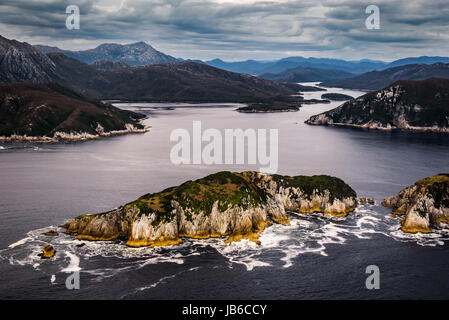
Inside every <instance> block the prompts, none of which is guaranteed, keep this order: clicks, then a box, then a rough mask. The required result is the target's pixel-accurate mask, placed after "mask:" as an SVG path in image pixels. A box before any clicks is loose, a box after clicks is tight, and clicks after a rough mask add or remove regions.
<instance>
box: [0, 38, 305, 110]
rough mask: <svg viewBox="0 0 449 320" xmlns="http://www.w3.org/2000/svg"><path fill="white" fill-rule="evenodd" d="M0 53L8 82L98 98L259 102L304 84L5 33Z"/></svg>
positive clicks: (0, 66) (0, 67) (4, 79)
mask: <svg viewBox="0 0 449 320" xmlns="http://www.w3.org/2000/svg"><path fill="white" fill-rule="evenodd" d="M0 54H1V56H0V75H1V78H0V82H2V83H11V82H34V83H43V82H55V83H58V84H60V85H62V86H66V87H68V88H71V89H73V90H75V91H77V92H79V93H81V94H83V95H86V96H90V97H93V98H96V99H122V100H133V101H138V100H139V101H142V100H145V101H221V102H223V101H229V102H234V101H239V102H253V101H266V100H267V99H271V98H272V97H274V96H278V95H291V94H296V93H298V91H299V90H300V89H301V88H302V87H301V86H299V85H296V84H282V83H279V82H275V81H271V80H264V79H260V78H257V77H253V76H250V75H246V74H238V73H233V72H229V71H225V70H221V69H217V68H214V67H211V66H208V65H205V64H202V63H196V62H176V63H165V64H149V65H146V66H135V67H130V66H127V65H126V64H125V62H123V61H118V62H113V63H108V62H105V61H98V60H96V62H94V63H93V64H87V63H84V62H82V61H79V60H77V59H75V58H71V57H68V56H67V55H65V54H64V53H61V52H52V53H48V54H44V53H42V52H41V51H39V50H37V49H36V48H35V47H33V46H31V45H30V44H27V43H21V42H18V41H15V40H8V39H5V38H0ZM304 89H310V88H306V87H304Z"/></svg>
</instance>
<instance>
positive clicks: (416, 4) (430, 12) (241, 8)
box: [0, 0, 449, 61]
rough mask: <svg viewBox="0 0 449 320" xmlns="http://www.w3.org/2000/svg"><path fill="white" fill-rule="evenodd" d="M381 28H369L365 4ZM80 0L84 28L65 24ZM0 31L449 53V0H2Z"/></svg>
mask: <svg viewBox="0 0 449 320" xmlns="http://www.w3.org/2000/svg"><path fill="white" fill-rule="evenodd" d="M370 4H373V5H377V6H378V7H379V9H380V29H379V30H368V29H367V28H366V27H365V20H366V18H367V17H368V14H366V13H365V9H366V7H367V6H368V5H370ZM68 5H77V6H78V7H79V8H80V13H81V17H80V18H81V26H80V27H81V28H80V29H79V30H67V29H66V27H65V20H66V17H67V14H66V13H65V9H66V7H67V6H68ZM0 34H1V35H2V36H4V37H6V38H10V39H11V38H14V39H17V40H20V41H27V42H29V43H31V44H47V45H55V46H58V47H60V48H63V49H71V50H74V49H75V50H76V49H88V48H92V47H95V46H96V45H98V44H101V43H104V42H117V43H123V44H124V43H131V42H136V41H145V42H147V43H149V44H151V45H153V47H155V48H156V49H158V50H160V51H162V52H164V53H167V54H170V55H173V56H175V57H182V58H190V59H203V60H207V59H213V58H221V59H224V60H232V61H235V60H246V59H259V60H270V59H277V58H282V57H287V56H305V57H310V56H314V57H333V58H343V59H348V60H352V59H363V58H369V59H378V60H386V61H388V60H394V59H397V58H402V57H406V56H419V55H442V56H449V41H448V40H449V1H448V0H435V1H434V0H419V1H415V0H408V1H402V0H401V1H391V0H390V1H374V0H372V1H354V0H348V1H346V0H341V1H336V0H334V1H318V0H271V1H258V0H239V1H237V0H68V1H66V0H0Z"/></svg>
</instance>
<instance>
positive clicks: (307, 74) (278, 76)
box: [259, 67, 355, 82]
mask: <svg viewBox="0 0 449 320" xmlns="http://www.w3.org/2000/svg"><path fill="white" fill-rule="evenodd" d="M353 76H355V74H354V73H349V72H346V71H342V70H336V69H318V68H305V67H296V68H293V69H288V70H285V71H283V72H280V73H275V74H273V73H264V74H261V75H260V76H259V78H263V79H270V80H276V81H282V82H311V81H329V80H340V79H346V78H350V77H353Z"/></svg>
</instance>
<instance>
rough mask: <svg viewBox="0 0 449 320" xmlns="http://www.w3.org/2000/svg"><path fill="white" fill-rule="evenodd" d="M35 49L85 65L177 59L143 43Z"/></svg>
mask: <svg viewBox="0 0 449 320" xmlns="http://www.w3.org/2000/svg"><path fill="white" fill-rule="evenodd" d="M34 47H35V48H37V49H38V50H40V51H41V52H43V53H51V52H59V53H64V54H65V55H66V56H69V57H72V58H75V59H77V60H80V61H82V62H85V63H88V64H90V63H93V62H95V61H98V60H109V61H112V62H118V61H120V62H124V63H126V64H127V65H130V66H143V65H147V64H155V63H172V62H177V61H178V59H176V58H174V57H172V56H169V55H166V54H164V53H162V52H160V51H157V50H156V49H154V48H153V47H152V46H150V45H149V44H147V43H145V42H136V43H131V44H126V45H121V44H117V43H104V44H102V45H99V46H98V47H96V48H94V49H89V50H82V51H70V50H62V49H59V48H58V47H49V46H44V45H35V46H34Z"/></svg>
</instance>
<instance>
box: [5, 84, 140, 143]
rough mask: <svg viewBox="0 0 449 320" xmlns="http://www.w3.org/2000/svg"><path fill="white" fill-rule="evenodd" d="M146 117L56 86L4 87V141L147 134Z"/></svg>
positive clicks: (28, 85)
mask: <svg viewBox="0 0 449 320" xmlns="http://www.w3.org/2000/svg"><path fill="white" fill-rule="evenodd" d="M144 117H145V116H144V115H141V114H138V113H134V112H130V111H125V110H121V109H118V108H115V107H113V106H111V105H109V104H105V103H101V102H98V101H94V100H89V99H86V98H84V97H83V96H81V95H79V94H78V93H75V92H74V91H72V90H70V89H67V88H64V87H62V86H60V85H58V84H54V83H47V84H36V83H15V84H7V85H0V140H2V139H5V138H6V137H11V136H12V135H18V136H21V138H23V139H27V138H25V137H24V136H27V137H48V138H63V139H64V138H66V139H67V138H69V139H80V138H95V137H98V136H105V135H110V134H118V133H127V132H143V131H144V128H143V126H142V125H141V124H140V123H139V119H141V118H144Z"/></svg>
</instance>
